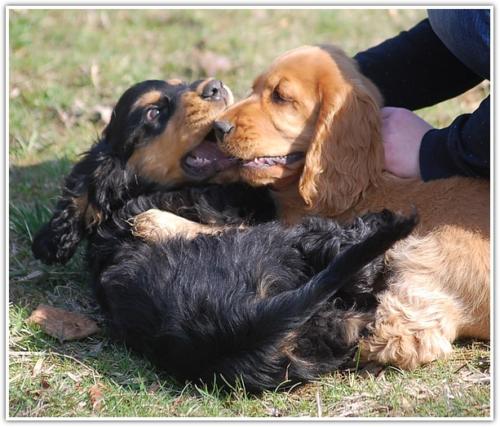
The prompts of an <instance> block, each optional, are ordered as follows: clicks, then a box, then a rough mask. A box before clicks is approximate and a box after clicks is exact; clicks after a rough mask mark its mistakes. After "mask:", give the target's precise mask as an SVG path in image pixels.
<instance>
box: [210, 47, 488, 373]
mask: <svg viewBox="0 0 500 427" xmlns="http://www.w3.org/2000/svg"><path fill="white" fill-rule="evenodd" d="M381 105H382V97H381V95H380V94H379V92H378V90H377V88H376V87H375V86H374V85H373V84H372V83H371V82H370V81H369V80H368V79H366V78H365V77H363V76H362V75H361V74H360V72H359V71H358V69H357V67H356V65H355V63H354V62H353V61H352V60H351V59H350V58H348V57H347V56H346V55H345V54H344V53H343V52H342V51H341V50H340V49H338V48H335V47H331V46H322V47H313V46H306V47H302V48H298V49H295V50H292V51H290V52H287V53H285V54H283V55H282V56H280V57H278V58H277V59H276V60H275V61H274V62H273V63H272V64H271V66H270V67H269V69H268V70H267V71H265V72H264V73H263V74H262V75H260V76H259V77H258V78H257V79H256V80H255V82H254V85H253V90H252V93H251V94H250V95H249V96H248V97H247V98H246V99H244V100H242V101H240V102H238V103H236V104H234V105H233V106H232V107H230V108H229V109H228V110H226V112H224V113H223V114H222V116H220V117H219V118H218V120H217V122H216V124H215V126H214V127H215V131H216V134H217V135H218V141H219V147H220V148H221V149H222V150H223V151H224V152H225V153H226V154H227V155H229V156H232V157H237V158H239V159H241V163H240V164H241V166H240V169H239V173H240V176H241V178H242V179H243V180H244V181H247V182H248V183H250V184H252V185H265V184H270V185H271V186H272V187H273V188H274V191H273V194H274V198H275V200H276V201H277V203H278V205H279V212H280V215H281V218H283V219H284V220H285V221H287V222H296V221H297V220H298V219H299V218H300V217H302V216H303V215H306V214H319V215H323V216H328V217H334V218H337V219H339V220H349V219H350V218H352V217H354V216H356V215H359V214H363V213H365V212H368V211H378V210H380V209H382V208H387V209H391V210H395V211H401V210H406V209H408V208H410V207H411V206H416V208H417V209H418V212H419V214H420V219H421V222H420V226H419V228H418V229H417V231H416V232H414V233H413V234H412V236H410V237H409V238H408V239H406V240H405V241H403V242H401V243H400V244H398V245H397V246H396V247H395V248H394V249H393V250H391V251H390V252H389V254H388V256H387V263H388V267H389V268H390V270H391V271H392V275H391V279H390V282H389V283H388V289H387V290H386V291H384V292H383V293H382V294H381V295H380V298H379V300H380V305H379V307H378V309H377V311H376V313H374V317H373V319H371V320H370V321H369V323H368V325H367V327H368V330H369V331H370V335H369V336H368V337H367V338H366V339H363V340H362V342H361V349H362V355H363V356H364V358H365V360H373V361H377V362H381V363H391V364H394V365H397V366H400V367H402V368H407V369H411V368H414V367H416V366H418V365H419V364H422V363H425V362H429V361H432V360H435V359H437V358H440V357H444V356H445V355H446V354H448V353H449V352H450V351H451V343H452V342H453V341H454V340H455V339H456V338H459V337H476V338H480V339H489V336H490V320H489V319H490V286H489V282H490V255H489V230H490V219H489V210H490V208H489V194H490V190H489V182H488V181H486V180H479V179H472V178H462V177H454V178H449V179H442V180H436V181H432V182H427V183H424V182H422V181H420V180H415V179H400V178H397V177H395V176H394V175H392V174H390V173H388V172H385V171H384V170H383V168H384V155H383V146H382V138H381V120H380V113H379V108H380V106H381Z"/></svg>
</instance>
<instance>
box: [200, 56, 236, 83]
mask: <svg viewBox="0 0 500 427" xmlns="http://www.w3.org/2000/svg"><path fill="white" fill-rule="evenodd" d="M194 58H195V61H196V63H197V65H198V67H199V68H200V70H201V71H203V73H204V74H205V75H206V76H212V77H213V76H216V75H217V74H219V73H223V72H227V71H229V70H231V68H232V67H233V65H232V63H231V61H230V59H229V58H228V57H226V56H223V55H219V54H217V53H214V52H212V51H210V50H202V49H196V50H195V51H194Z"/></svg>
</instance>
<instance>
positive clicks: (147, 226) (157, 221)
mask: <svg viewBox="0 0 500 427" xmlns="http://www.w3.org/2000/svg"><path fill="white" fill-rule="evenodd" d="M175 218H178V217H176V216H175V215H174V214H172V213H170V212H164V211H161V210H159V209H150V210H148V211H146V212H143V213H140V214H139V215H137V216H135V217H134V218H132V220H131V224H132V234H133V235H134V236H135V237H139V238H141V239H143V240H147V241H152V242H154V241H158V240H161V239H162V238H165V237H170V236H171V235H172V233H173V232H174V231H175V230H174V222H175V220H174V219H175Z"/></svg>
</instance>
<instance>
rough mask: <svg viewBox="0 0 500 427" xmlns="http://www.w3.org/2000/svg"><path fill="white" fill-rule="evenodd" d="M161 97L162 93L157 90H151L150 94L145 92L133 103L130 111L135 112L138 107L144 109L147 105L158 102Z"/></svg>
mask: <svg viewBox="0 0 500 427" xmlns="http://www.w3.org/2000/svg"><path fill="white" fill-rule="evenodd" d="M161 97H162V93H161V92H160V91H159V90H152V91H151V92H147V93H145V94H144V95H141V97H140V98H139V99H138V100H137V101H135V102H134V105H133V106H132V109H133V110H135V109H136V108H139V107H145V106H146V105H149V104H154V103H156V102H158V101H159V100H160V98H161Z"/></svg>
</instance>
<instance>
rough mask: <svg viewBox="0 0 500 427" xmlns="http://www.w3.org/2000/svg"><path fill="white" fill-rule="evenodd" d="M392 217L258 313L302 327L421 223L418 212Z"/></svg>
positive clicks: (261, 304)
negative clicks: (326, 302) (375, 260)
mask: <svg viewBox="0 0 500 427" xmlns="http://www.w3.org/2000/svg"><path fill="white" fill-rule="evenodd" d="M388 218H389V219H388V221H387V222H385V223H384V224H382V225H381V226H380V228H378V229H377V230H376V231H375V232H373V233H372V234H371V235H369V236H368V237H366V238H365V239H364V240H362V241H361V242H359V243H356V244H353V245H352V246H350V247H349V248H347V249H346V250H344V251H343V252H341V253H340V254H338V255H337V256H336V257H335V258H334V259H333V260H332V261H331V262H330V264H329V265H328V266H327V267H326V268H325V269H324V270H323V271H321V272H319V273H318V274H316V275H315V276H314V277H313V278H312V279H311V280H310V281H309V282H307V283H306V284H305V285H304V286H302V287H300V288H298V289H295V290H293V291H288V292H284V293H281V294H278V295H276V296H275V297H273V298H269V299H264V300H261V301H259V303H258V305H259V308H258V310H257V311H258V312H261V313H263V314H264V313H266V316H263V317H268V321H271V322H273V323H274V322H277V323H279V324H288V325H290V324H293V326H298V325H297V324H302V323H304V322H306V321H307V320H308V319H309V318H310V317H311V316H312V315H313V314H314V313H315V312H316V311H317V309H318V306H319V305H321V304H322V303H323V302H324V301H326V300H327V299H329V298H330V297H332V296H333V295H334V294H335V293H336V292H337V291H338V290H339V289H341V288H342V287H343V286H345V285H346V284H348V283H349V282H350V280H351V279H352V276H353V275H354V274H356V273H357V272H359V271H360V270H361V269H362V268H363V267H364V266H365V265H367V264H368V263H369V262H371V261H373V260H374V259H375V258H377V257H378V256H380V255H382V254H384V253H385V252H386V251H387V250H388V249H389V248H390V247H391V246H392V245H393V244H394V243H396V242H397V241H398V240H401V239H403V238H405V237H407V236H408V235H409V234H410V233H411V231H412V230H413V229H414V227H415V225H416V223H417V221H418V219H417V215H416V213H413V214H412V215H410V216H408V217H405V216H401V215H396V214H392V215H389V216H388ZM266 323H267V321H266Z"/></svg>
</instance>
